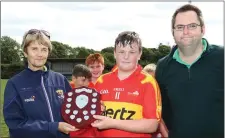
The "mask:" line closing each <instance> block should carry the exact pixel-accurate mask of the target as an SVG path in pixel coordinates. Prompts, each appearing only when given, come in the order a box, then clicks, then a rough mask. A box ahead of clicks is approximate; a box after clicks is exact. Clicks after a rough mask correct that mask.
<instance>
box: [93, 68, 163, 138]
mask: <svg viewBox="0 0 225 138" xmlns="http://www.w3.org/2000/svg"><path fill="white" fill-rule="evenodd" d="M117 75H118V70H114V71H113V72H110V73H107V74H104V75H102V76H100V77H99V78H98V80H97V82H96V84H95V89H96V90H97V91H98V92H100V94H101V99H102V101H103V102H104V104H105V106H106V107H105V109H106V110H105V112H104V115H105V116H108V117H111V118H114V119H119V120H135V119H142V118H146V119H157V120H158V121H159V120H160V119H161V95H160V90H159V87H158V84H157V82H156V80H155V79H154V77H152V76H151V75H149V74H147V73H144V72H143V71H142V68H141V66H140V65H139V66H138V68H137V69H136V70H135V72H134V73H133V74H131V75H130V76H129V77H128V78H126V79H124V80H120V79H119V78H118V77H117ZM99 135H100V136H101V137H109V136H111V137H118V136H119V137H150V136H151V135H150V134H139V133H133V132H126V131H122V130H117V129H109V130H103V131H100V132H99Z"/></svg>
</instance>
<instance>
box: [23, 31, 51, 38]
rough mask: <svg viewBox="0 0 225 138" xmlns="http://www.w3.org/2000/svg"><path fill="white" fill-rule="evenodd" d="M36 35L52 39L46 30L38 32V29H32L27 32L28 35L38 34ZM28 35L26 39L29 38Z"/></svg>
mask: <svg viewBox="0 0 225 138" xmlns="http://www.w3.org/2000/svg"><path fill="white" fill-rule="evenodd" d="M36 33H43V34H44V35H45V36H47V37H48V38H49V39H50V33H49V32H47V31H45V30H38V29H31V30H29V31H28V32H27V35H28V34H36ZM27 35H26V37H27Z"/></svg>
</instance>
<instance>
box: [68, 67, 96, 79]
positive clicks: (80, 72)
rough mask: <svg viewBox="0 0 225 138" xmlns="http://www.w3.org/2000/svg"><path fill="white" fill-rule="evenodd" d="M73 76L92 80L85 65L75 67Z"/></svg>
mask: <svg viewBox="0 0 225 138" xmlns="http://www.w3.org/2000/svg"><path fill="white" fill-rule="evenodd" d="M72 75H73V76H74V77H85V78H87V79H91V77H92V74H91V71H90V69H89V68H88V67H87V66H86V65H83V64H77V65H75V66H74V68H73V72H72Z"/></svg>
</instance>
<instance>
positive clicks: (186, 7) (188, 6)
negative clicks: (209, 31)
mask: <svg viewBox="0 0 225 138" xmlns="http://www.w3.org/2000/svg"><path fill="white" fill-rule="evenodd" d="M187 11H194V12H195V13H196V14H197V16H198V20H199V22H200V26H204V20H203V16H202V11H201V10H200V9H199V8H198V7H196V6H194V5H191V4H185V5H183V6H181V7H180V8H178V9H177V10H176V11H175V12H174V14H173V17H172V29H173V28H174V24H175V21H176V16H177V14H178V13H181V12H187Z"/></svg>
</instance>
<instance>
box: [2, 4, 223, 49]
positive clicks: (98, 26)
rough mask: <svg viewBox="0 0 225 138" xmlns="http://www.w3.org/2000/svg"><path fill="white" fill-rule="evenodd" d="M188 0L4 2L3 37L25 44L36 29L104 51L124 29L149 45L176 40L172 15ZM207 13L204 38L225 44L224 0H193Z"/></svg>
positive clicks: (68, 41) (145, 45) (211, 41)
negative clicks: (184, 0) (210, 0)
mask: <svg viewBox="0 0 225 138" xmlns="http://www.w3.org/2000/svg"><path fill="white" fill-rule="evenodd" d="M187 3H188V2H73V3H71V2H19V3H17V2H2V3H1V36H4V35H7V36H10V37H11V38H13V39H15V40H16V41H17V42H18V43H20V44H21V42H22V37H23V35H24V33H25V32H26V31H28V30H29V29H31V28H36V29H44V30H47V31H48V32H50V34H51V40H52V41H59V42H62V43H64V44H68V45H70V46H72V47H77V46H84V47H86V48H91V49H94V50H101V49H103V48H105V47H109V46H113V45H114V41H115V38H116V37H117V35H118V34H119V33H120V32H122V31H127V30H130V31H135V32H137V33H138V34H139V35H140V37H141V39H142V43H143V46H144V47H147V48H157V46H158V45H159V43H163V44H169V45H174V39H173V37H172V34H171V19H172V15H173V13H174V11H175V10H176V9H177V8H178V7H180V6H182V5H183V4H187ZM192 4H194V5H196V6H198V7H199V8H200V9H201V10H202V12H203V18H204V21H205V25H206V33H205V35H204V37H205V38H207V39H208V41H209V43H211V44H218V45H223V42H224V41H223V38H224V37H223V36H224V34H223V33H224V28H223V27H224V26H223V16H224V15H223V11H224V10H223V2H192Z"/></svg>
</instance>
